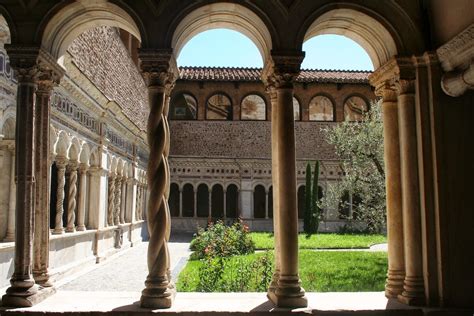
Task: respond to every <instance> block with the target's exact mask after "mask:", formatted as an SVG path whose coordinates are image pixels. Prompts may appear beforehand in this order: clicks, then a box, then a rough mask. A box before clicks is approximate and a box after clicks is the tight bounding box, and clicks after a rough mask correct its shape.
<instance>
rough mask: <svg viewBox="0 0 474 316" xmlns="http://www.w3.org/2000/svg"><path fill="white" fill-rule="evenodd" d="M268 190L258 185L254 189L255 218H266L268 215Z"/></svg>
mask: <svg viewBox="0 0 474 316" xmlns="http://www.w3.org/2000/svg"><path fill="white" fill-rule="evenodd" d="M265 200H266V188H265V186H263V185H262V184H257V185H256V186H255V187H254V189H253V218H265V213H266V201H265Z"/></svg>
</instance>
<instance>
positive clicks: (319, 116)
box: [308, 93, 336, 122]
mask: <svg viewBox="0 0 474 316" xmlns="http://www.w3.org/2000/svg"><path fill="white" fill-rule="evenodd" d="M324 99H326V100H328V101H329V103H330V104H322V105H321V106H322V107H323V108H324V111H323V113H320V112H316V113H314V112H312V111H311V110H312V108H313V107H316V109H315V110H318V108H317V106H318V105H320V104H317V103H316V100H324ZM328 108H329V109H330V111H329V112H330V113H326V110H327V109H328ZM335 114H336V102H335V101H334V98H333V97H332V96H331V95H329V94H327V93H318V94H316V95H314V96H313V97H312V98H311V100H310V101H309V104H308V116H309V120H310V121H320V122H333V121H334V120H335V118H336V115H335Z"/></svg>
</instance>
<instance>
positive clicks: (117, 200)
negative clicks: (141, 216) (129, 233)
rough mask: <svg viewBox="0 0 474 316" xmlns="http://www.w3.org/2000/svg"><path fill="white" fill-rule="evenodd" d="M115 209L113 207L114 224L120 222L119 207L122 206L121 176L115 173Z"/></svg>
mask: <svg viewBox="0 0 474 316" xmlns="http://www.w3.org/2000/svg"><path fill="white" fill-rule="evenodd" d="M114 197H115V200H114V204H115V209H114V218H113V220H114V225H119V224H120V208H121V207H122V177H121V176H120V175H117V177H116V178H115V195H114Z"/></svg>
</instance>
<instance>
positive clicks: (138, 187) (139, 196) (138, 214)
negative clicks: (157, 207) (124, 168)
mask: <svg viewBox="0 0 474 316" xmlns="http://www.w3.org/2000/svg"><path fill="white" fill-rule="evenodd" d="M141 198H142V187H141V183H140V182H138V185H137V198H136V202H135V203H136V204H137V207H136V212H137V215H136V219H137V221H138V220H141V219H142V216H141V215H142V210H141V202H140V199H141Z"/></svg>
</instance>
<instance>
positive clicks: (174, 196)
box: [168, 182, 181, 217]
mask: <svg viewBox="0 0 474 316" xmlns="http://www.w3.org/2000/svg"><path fill="white" fill-rule="evenodd" d="M180 202H181V201H180V200H179V185H178V184H177V183H175V182H172V183H171V184H170V195H169V198H168V205H169V207H170V214H171V216H172V217H178V216H179V208H180Z"/></svg>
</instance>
